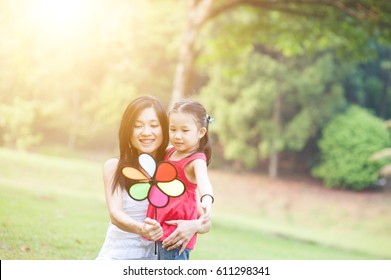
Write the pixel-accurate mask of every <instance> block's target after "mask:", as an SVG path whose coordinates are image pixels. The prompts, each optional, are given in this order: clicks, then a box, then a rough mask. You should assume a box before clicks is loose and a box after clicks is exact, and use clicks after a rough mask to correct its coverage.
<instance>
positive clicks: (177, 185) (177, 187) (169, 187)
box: [157, 179, 185, 197]
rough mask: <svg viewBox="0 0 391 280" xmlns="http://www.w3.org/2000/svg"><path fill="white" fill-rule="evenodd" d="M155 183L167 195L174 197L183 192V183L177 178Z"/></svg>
mask: <svg viewBox="0 0 391 280" xmlns="http://www.w3.org/2000/svg"><path fill="white" fill-rule="evenodd" d="M157 185H158V187H159V188H160V189H161V190H162V192H164V193H165V194H166V195H168V196H173V197H176V196H180V195H182V194H183V193H184V192H185V185H184V184H183V183H182V181H180V180H177V179H175V180H173V181H171V182H168V183H163V182H158V183H157Z"/></svg>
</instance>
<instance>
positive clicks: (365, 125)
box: [313, 106, 390, 190]
mask: <svg viewBox="0 0 391 280" xmlns="http://www.w3.org/2000/svg"><path fill="white" fill-rule="evenodd" d="M318 145H319V148H320V150H321V157H322V159H321V163H320V165H319V166H317V167H315V168H314V169H313V175H314V176H316V177H319V178H322V179H323V180H324V182H325V184H326V186H328V187H330V188H350V189H353V190H363V189H366V188H368V187H370V186H371V185H373V184H374V183H375V181H376V180H377V178H378V172H379V169H380V167H381V166H382V164H384V163H381V162H374V161H371V160H370V157H371V156H372V155H373V153H374V152H376V151H379V150H381V149H383V148H385V147H388V146H389V145H390V136H389V134H388V131H387V129H386V127H385V125H384V122H382V120H380V119H378V118H377V117H375V116H373V115H371V114H370V113H369V112H368V111H366V110H364V109H362V108H360V107H358V106H351V107H350V108H349V109H348V110H347V111H346V112H345V113H343V114H341V115H338V116H337V117H335V118H334V119H333V120H332V121H330V123H329V124H328V125H327V126H326V127H325V129H324V130H323V136H322V138H321V140H320V141H319V143H318Z"/></svg>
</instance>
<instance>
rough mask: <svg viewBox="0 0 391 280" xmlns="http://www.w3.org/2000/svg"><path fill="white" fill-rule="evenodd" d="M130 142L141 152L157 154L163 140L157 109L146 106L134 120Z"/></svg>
mask: <svg viewBox="0 0 391 280" xmlns="http://www.w3.org/2000/svg"><path fill="white" fill-rule="evenodd" d="M132 131H133V132H132V135H131V139H130V143H131V145H132V147H134V148H136V149H137V150H138V151H139V152H140V153H148V154H150V155H152V156H156V152H157V150H158V148H159V147H160V146H161V145H162V142H163V130H162V127H161V124H160V122H159V119H158V117H157V114H156V111H155V109H153V107H149V108H145V109H144V110H142V111H141V112H140V114H139V115H138V117H137V118H136V120H135V122H134V126H133V129H132Z"/></svg>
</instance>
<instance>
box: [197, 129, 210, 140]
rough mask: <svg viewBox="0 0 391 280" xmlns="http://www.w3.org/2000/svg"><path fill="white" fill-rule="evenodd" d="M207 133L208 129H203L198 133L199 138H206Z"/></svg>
mask: <svg viewBox="0 0 391 280" xmlns="http://www.w3.org/2000/svg"><path fill="white" fill-rule="evenodd" d="M207 131H208V130H207V129H206V127H201V129H200V130H199V131H198V138H199V139H201V138H202V137H204V136H205V134H206V132H207Z"/></svg>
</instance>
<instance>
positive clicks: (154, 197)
mask: <svg viewBox="0 0 391 280" xmlns="http://www.w3.org/2000/svg"><path fill="white" fill-rule="evenodd" d="M148 200H149V203H151V204H152V205H153V206H155V207H158V208H162V207H164V206H166V205H167V204H168V201H169V198H168V196H167V195H165V194H164V193H163V192H162V191H161V190H160V189H159V188H158V187H156V186H152V187H151V190H150V191H149V195H148Z"/></svg>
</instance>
